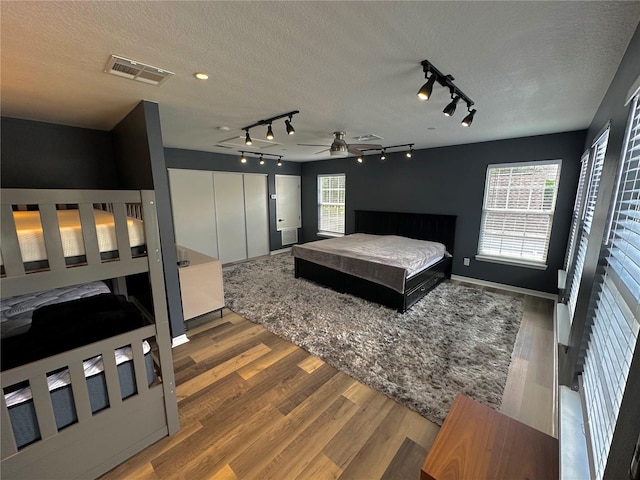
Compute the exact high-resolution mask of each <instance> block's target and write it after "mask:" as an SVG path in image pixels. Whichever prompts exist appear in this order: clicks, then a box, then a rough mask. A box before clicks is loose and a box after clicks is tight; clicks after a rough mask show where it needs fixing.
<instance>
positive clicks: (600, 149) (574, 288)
mask: <svg viewBox="0 0 640 480" xmlns="http://www.w3.org/2000/svg"><path fill="white" fill-rule="evenodd" d="M608 143H609V128H607V129H606V130H605V131H604V133H603V134H602V135H600V136H599V137H598V139H597V140H596V142H595V143H594V144H593V146H592V147H591V152H592V156H593V163H592V165H591V174H590V175H589V189H588V191H587V195H586V197H585V200H584V202H585V204H584V211H583V217H582V225H581V232H580V243H579V244H578V251H577V253H576V258H575V260H574V262H575V263H574V269H573V272H571V277H570V285H569V311H570V313H571V321H572V322H573V316H574V314H575V311H576V303H577V301H578V291H579V289H580V281H581V280H582V271H583V269H584V260H585V256H586V255H587V246H588V245H589V233H590V232H591V222H592V221H593V213H594V211H595V209H596V200H597V199H598V190H599V188H600V177H601V175H602V167H603V166H604V157H605V153H606V151H607V144H608ZM598 241H599V240H598Z"/></svg>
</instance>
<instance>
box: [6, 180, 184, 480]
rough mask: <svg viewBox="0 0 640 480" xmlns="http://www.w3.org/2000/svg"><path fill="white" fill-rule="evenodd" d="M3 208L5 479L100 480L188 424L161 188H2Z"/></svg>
mask: <svg viewBox="0 0 640 480" xmlns="http://www.w3.org/2000/svg"><path fill="white" fill-rule="evenodd" d="M25 206H26V207H28V208H25ZM132 206H134V208H135V209H136V210H137V211H138V212H139V215H138V216H139V217H140V218H132V217H131V216H128V215H127V214H128V213H130V210H131V207H132ZM34 209H35V210H34ZM0 213H1V217H0V219H1V225H0V227H1V234H2V243H1V252H2V267H3V268H2V277H1V278H0V295H1V296H2V302H1V305H2V360H3V361H2V370H3V371H2V389H3V392H2V393H3V395H0V399H1V400H2V404H1V407H0V421H1V423H0V428H1V437H2V442H1V447H2V463H1V465H0V468H1V470H2V477H3V478H65V479H70V478H95V477H97V476H99V475H101V474H103V473H105V472H107V471H109V470H110V469H112V468H113V467H115V466H116V465H118V464H120V463H121V462H123V461H124V460H126V459H127V458H129V457H131V456H132V455H134V454H136V453H137V452H139V451H141V450H142V449H144V448H146V447H147V446H149V445H151V444H152V443H154V442H156V441H158V440H159V439H161V438H162V437H164V436H166V435H171V434H173V433H175V432H176V431H177V430H178V428H179V423H178V413H177V401H176V396H175V385H174V374H173V365H172V358H171V343H170V332H169V321H168V320H169V319H168V313H167V305H166V297H165V288H164V275H163V267H162V262H161V250H160V241H159V235H158V225H157V216H156V212H155V200H154V194H153V192H152V191H120V190H119V191H106V190H25V189H3V190H2V205H1V212H0ZM25 218H26V220H25ZM147 252H148V253H147ZM133 275H135V276H139V275H146V276H147V278H148V281H149V285H150V289H151V297H152V306H151V307H152V308H151V310H152V312H150V310H149V309H148V308H145V307H144V306H143V305H142V304H141V303H140V302H138V301H137V300H136V298H134V297H132V296H128V295H127V288H126V281H125V279H126V278H127V277H129V276H133ZM100 285H102V286H100ZM107 285H109V286H110V287H111V288H109V287H108V286H107ZM78 288H80V290H81V293H79V294H78V293H77V291H75V289H78ZM68 289H71V291H72V293H69V290H68ZM25 302H26V303H25Z"/></svg>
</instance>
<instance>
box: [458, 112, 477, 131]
mask: <svg viewBox="0 0 640 480" xmlns="http://www.w3.org/2000/svg"><path fill="white" fill-rule="evenodd" d="M475 114H476V109H475V108H474V109H473V110H469V115H467V116H466V117H464V118H463V119H462V122H461V123H462V126H463V127H468V126H469V125H471V123H472V122H473V117H474V115H475Z"/></svg>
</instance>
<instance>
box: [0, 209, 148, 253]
mask: <svg viewBox="0 0 640 480" xmlns="http://www.w3.org/2000/svg"><path fill="white" fill-rule="evenodd" d="M93 214H94V217H95V222H96V234H97V237H98V247H99V250H100V252H111V251H114V250H117V249H118V242H117V240H116V233H115V222H114V219H113V215H112V214H111V213H109V212H105V211H103V210H94V211H93ZM57 215H58V224H59V226H60V239H61V241H62V251H63V252H64V256H65V257H77V256H82V255H84V254H85V249H84V241H83V237H82V227H81V224H80V213H79V211H78V210H58V211H57ZM13 218H14V221H15V223H16V232H17V234H18V244H19V245H20V252H21V254H22V261H23V262H25V263H26V262H38V261H42V260H46V259H47V249H46V246H45V242H44V235H43V233H42V223H41V221H40V212H38V211H16V212H13ZM127 227H128V231H129V243H130V246H131V247H139V246H142V245H144V241H145V240H144V225H143V223H142V221H141V220H138V219H135V218H131V217H127ZM0 265H3V263H2V258H1V257H0Z"/></svg>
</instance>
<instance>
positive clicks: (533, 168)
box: [478, 161, 560, 263]
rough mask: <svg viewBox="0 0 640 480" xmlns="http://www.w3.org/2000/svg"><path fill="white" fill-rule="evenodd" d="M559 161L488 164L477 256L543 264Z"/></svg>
mask: <svg viewBox="0 0 640 480" xmlns="http://www.w3.org/2000/svg"><path fill="white" fill-rule="evenodd" d="M559 178H560V161H553V162H535V163H523V164H510V165H489V167H488V168H487V179H486V186H485V194H484V205H483V212H482V224H481V231H480V239H479V243H478V255H482V256H488V257H502V258H505V259H515V260H522V261H529V262H533V263H544V262H546V259H547V253H548V248H549V238H550V237H551V225H552V222H553V212H554V209H555V204H556V195H557V193H558V179H559Z"/></svg>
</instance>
